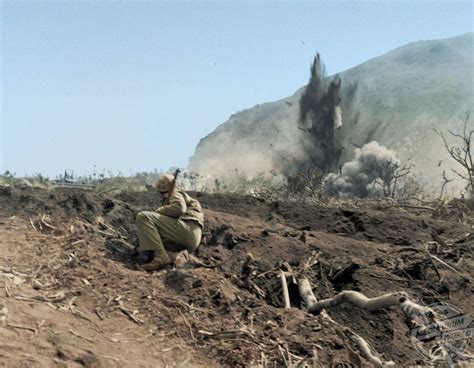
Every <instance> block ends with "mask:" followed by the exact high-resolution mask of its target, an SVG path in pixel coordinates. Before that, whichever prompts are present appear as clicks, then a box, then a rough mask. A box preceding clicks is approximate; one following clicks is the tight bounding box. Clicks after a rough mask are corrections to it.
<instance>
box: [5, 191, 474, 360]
mask: <svg viewBox="0 0 474 368" xmlns="http://www.w3.org/2000/svg"><path fill="white" fill-rule="evenodd" d="M194 196H196V197H197V198H198V199H199V200H200V201H201V204H202V205H203V207H204V208H205V216H206V223H205V234H206V236H205V237H204V239H203V244H202V245H201V247H200V248H199V251H198V253H197V256H198V258H197V260H196V261H195V262H192V263H190V264H189V265H188V266H187V267H186V268H184V269H181V270H165V271H160V272H155V273H146V272H144V271H140V270H137V269H136V268H135V266H134V265H133V264H132V263H131V262H130V250H131V247H132V246H133V244H134V243H135V242H136V229H135V220H134V219H135V215H136V213H137V211H139V210H142V209H154V208H156V207H158V206H159V202H158V198H157V195H156V193H155V192H154V191H153V190H149V191H147V192H137V193H121V194H119V195H115V196H114V195H107V194H106V195H99V194H97V193H95V192H93V191H85V190H78V189H56V190H53V191H47V190H41V189H35V188H9V189H5V188H3V189H2V190H1V191H0V206H1V207H0V222H1V223H0V245H1V249H2V255H1V258H0V259H1V260H0V262H1V263H0V266H1V267H0V273H2V275H3V278H4V280H5V281H4V288H3V289H4V290H5V292H4V295H1V294H0V298H1V299H0V310H1V308H2V304H1V303H3V308H4V309H3V310H2V311H3V312H2V313H3V316H4V317H5V318H4V324H3V325H0V330H1V331H2V333H1V334H0V336H2V337H0V346H2V349H1V352H0V356H1V357H2V359H3V360H4V361H7V362H11V363H12V364H10V365H8V366H21V364H23V363H24V362H28V366H50V365H52V364H53V363H56V364H59V365H62V366H86V367H99V366H104V367H105V366H117V367H122V366H144V367H148V366H150V367H152V366H153V367H154V366H173V365H174V366H183V367H184V366H199V365H202V366H251V365H254V366H256V365H257V366H258V365H259V366H262V367H265V366H285V365H286V366H289V362H290V361H292V362H293V363H296V362H298V361H299V362H300V363H302V364H308V365H310V364H313V366H321V367H326V366H331V365H333V366H337V364H339V366H342V365H343V364H346V365H347V364H352V366H370V363H369V362H368V360H367V357H366V356H365V355H364V354H362V353H361V352H360V350H358V349H357V348H356V346H355V345H354V343H353V342H351V341H350V340H348V339H347V336H346V335H345V334H344V331H345V330H344V329H343V328H340V327H338V326H339V325H340V326H346V327H347V328H349V329H351V330H352V331H356V332H357V333H358V334H359V335H360V336H361V337H362V338H364V339H365V340H366V341H367V342H368V343H369V344H370V346H371V347H372V348H373V349H374V350H375V351H376V352H378V353H379V354H383V357H382V358H383V359H384V360H393V361H394V362H395V363H396V365H397V366H408V365H414V364H418V363H423V361H424V360H426V357H423V356H422V355H421V354H420V353H419V352H418V350H416V349H415V347H414V346H413V344H412V343H411V341H410V331H411V329H412V327H413V326H411V325H410V321H409V320H408V319H407V317H406V316H405V315H404V313H403V312H402V311H401V310H399V309H396V308H389V309H382V310H378V311H374V312H369V311H367V310H364V309H361V308H358V307H355V306H353V305H351V304H342V305H339V306H337V307H335V308H333V309H331V310H329V311H328V312H329V314H330V315H331V317H332V318H333V319H334V320H335V321H336V323H338V324H339V325H337V324H334V323H330V322H328V319H326V318H324V316H323V315H312V314H310V313H308V312H306V311H305V310H304V308H305V305H304V302H303V301H302V299H301V296H300V294H299V291H298V287H297V285H296V284H294V283H293V279H292V276H291V275H290V276H288V278H287V280H288V289H289V297H290V301H291V306H292V308H291V309H288V310H286V309H284V308H283V305H284V299H283V289H282V283H281V278H280V275H281V272H282V271H284V272H287V273H288V272H291V270H294V269H297V268H298V267H300V266H301V265H302V264H304V262H306V261H307V260H308V259H309V258H310V257H312V256H313V255H314V254H317V253H318V254H319V262H318V263H317V264H316V265H315V266H314V267H313V268H311V272H310V273H308V277H309V280H310V282H311V284H312V286H313V288H314V289H313V291H314V293H315V296H316V298H317V299H318V300H320V299H324V298H331V297H334V296H335V295H337V294H338V293H339V292H340V291H342V290H356V291H360V292H362V293H363V294H365V295H367V296H369V297H374V296H378V295H382V294H385V293H387V292H392V291H404V292H406V293H407V294H408V295H409V296H410V297H411V298H412V299H413V300H415V301H417V302H418V303H421V304H426V305H428V304H432V303H439V302H448V303H449V304H452V305H455V306H456V307H457V308H459V309H460V310H462V311H463V312H464V313H466V314H470V315H472V314H473V312H474V307H473V305H474V303H473V297H472V290H471V283H470V282H471V280H472V276H473V272H472V269H473V268H472V265H473V263H472V258H471V257H470V256H469V254H470V252H472V246H473V238H472V236H471V235H469V233H470V231H471V229H470V227H469V226H468V225H463V224H460V223H454V222H445V221H442V220H435V219H433V218H431V214H430V215H427V214H426V213H425V212H422V213H420V214H415V213H407V212H406V211H405V210H403V209H400V208H398V209H397V208H392V209H390V211H381V210H380V209H376V208H323V209H322V208H318V207H316V206H311V205H307V204H306V205H302V204H296V203H286V202H266V201H263V200H259V199H256V198H253V197H239V196H236V195H223V194H213V195H210V194H203V193H201V194H197V193H194ZM433 239H437V243H434V240H433ZM425 246H428V248H426V249H428V250H429V252H430V254H431V255H432V256H435V257H437V258H438V259H439V260H440V261H441V262H444V264H443V263H441V262H438V261H437V260H436V259H434V258H430V257H429V256H428V254H427V251H426V250H425ZM0 293H1V292H0ZM5 310H6V312H5ZM2 313H0V317H1V316H2ZM31 341H33V343H31ZM465 351H468V348H465Z"/></svg>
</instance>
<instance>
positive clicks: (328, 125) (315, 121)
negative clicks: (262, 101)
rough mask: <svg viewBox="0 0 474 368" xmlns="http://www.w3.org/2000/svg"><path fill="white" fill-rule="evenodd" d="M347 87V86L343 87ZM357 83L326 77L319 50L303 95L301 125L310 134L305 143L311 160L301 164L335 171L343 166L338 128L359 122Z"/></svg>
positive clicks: (301, 99) (341, 143)
mask: <svg viewBox="0 0 474 368" xmlns="http://www.w3.org/2000/svg"><path fill="white" fill-rule="evenodd" d="M343 87H345V88H343ZM356 92H357V85H347V86H342V82H341V79H340V78H339V77H338V76H335V77H332V78H330V77H327V76H326V73H325V68H324V65H323V63H322V61H321V57H320V55H319V53H318V54H317V55H316V57H315V58H314V61H313V64H312V66H311V77H310V80H309V83H308V85H307V86H306V88H305V90H304V92H303V94H302V96H301V98H300V116H299V122H298V123H299V125H300V127H301V128H302V129H304V130H306V131H307V133H308V134H309V141H310V142H309V144H306V145H305V149H306V151H307V152H306V154H307V158H308V161H306V162H305V163H302V164H301V165H300V166H303V167H308V166H313V167H318V168H320V169H322V170H324V171H334V170H336V169H338V168H339V166H340V159H341V153H342V150H343V142H342V139H341V134H340V133H339V132H338V131H339V129H340V128H341V127H342V124H343V122H344V124H348V123H349V124H350V125H351V129H352V127H353V125H354V124H356V123H357V119H358V113H357V112H356V111H355V106H354V105H355V104H354V100H355V95H356Z"/></svg>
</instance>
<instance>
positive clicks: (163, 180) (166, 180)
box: [155, 174, 174, 192]
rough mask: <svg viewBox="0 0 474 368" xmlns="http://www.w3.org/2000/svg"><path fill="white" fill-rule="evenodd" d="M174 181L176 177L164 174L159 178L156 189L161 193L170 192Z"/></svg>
mask: <svg viewBox="0 0 474 368" xmlns="http://www.w3.org/2000/svg"><path fill="white" fill-rule="evenodd" d="M173 180H174V176H173V175H172V174H163V175H161V176H160V177H159V178H158V181H157V182H156V185H155V187H156V189H157V190H158V191H159V192H169V191H170V190H171V184H172V183H173Z"/></svg>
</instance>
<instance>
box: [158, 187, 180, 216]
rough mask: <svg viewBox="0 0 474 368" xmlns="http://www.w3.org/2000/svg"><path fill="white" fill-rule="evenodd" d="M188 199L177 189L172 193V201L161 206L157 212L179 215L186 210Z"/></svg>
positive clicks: (166, 214)
mask: <svg viewBox="0 0 474 368" xmlns="http://www.w3.org/2000/svg"><path fill="white" fill-rule="evenodd" d="M186 209H187V207H186V201H185V200H184V196H183V195H182V194H181V193H179V192H177V191H175V192H173V194H172V195H171V198H170V202H169V204H167V205H166V206H161V207H160V208H158V209H157V210H156V211H155V212H157V213H160V214H162V215H165V216H169V217H179V216H182V215H184V213H185V212H186Z"/></svg>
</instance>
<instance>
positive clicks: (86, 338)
mask: <svg viewBox="0 0 474 368" xmlns="http://www.w3.org/2000/svg"><path fill="white" fill-rule="evenodd" d="M69 333H71V334H72V335H74V336H76V337H79V338H81V339H84V340H86V341H89V342H91V343H94V342H95V340H93V339H90V338H88V337H85V336H82V335H79V334H78V333H77V332H75V331H74V330H69Z"/></svg>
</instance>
